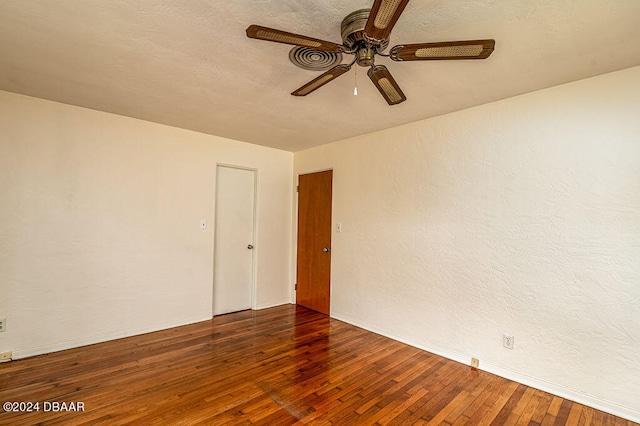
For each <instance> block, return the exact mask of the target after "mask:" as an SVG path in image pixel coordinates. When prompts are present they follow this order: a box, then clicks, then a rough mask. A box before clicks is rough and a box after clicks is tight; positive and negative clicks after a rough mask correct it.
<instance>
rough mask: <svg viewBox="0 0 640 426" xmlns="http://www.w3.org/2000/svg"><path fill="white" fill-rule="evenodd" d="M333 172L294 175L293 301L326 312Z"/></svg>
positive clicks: (329, 282) (328, 291) (329, 279)
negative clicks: (295, 256) (295, 243)
mask: <svg viewBox="0 0 640 426" xmlns="http://www.w3.org/2000/svg"><path fill="white" fill-rule="evenodd" d="M332 179H333V171H332V170H328V171H326V172H318V173H310V174H306V175H300V176H299V177H298V185H299V189H298V261H297V264H298V269H297V271H298V272H297V284H298V285H297V292H296V303H297V304H298V305H301V306H304V307H307V308H309V309H313V310H314V311H318V312H322V313H323V314H327V315H329V305H330V303H329V302H330V288H331V182H332Z"/></svg>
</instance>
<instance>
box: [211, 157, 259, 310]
mask: <svg viewBox="0 0 640 426" xmlns="http://www.w3.org/2000/svg"><path fill="white" fill-rule="evenodd" d="M255 188H256V171H255V170H248V169H242V168H237V167H232V166H217V168H216V215H215V237H214V250H215V251H214V261H213V267H214V273H213V315H221V314H226V313H230V312H237V311H242V310H245V309H251V308H252V307H253V305H254V302H253V300H254V259H255V257H254V252H255V250H254V247H253V246H254V244H255V240H254V239H255Z"/></svg>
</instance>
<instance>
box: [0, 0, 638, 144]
mask: <svg viewBox="0 0 640 426" xmlns="http://www.w3.org/2000/svg"><path fill="white" fill-rule="evenodd" d="M372 3H373V1H372V0H349V1H338V0H324V1H310V0H262V1H258V0H235V1H233V2H231V1H221V0H182V1H178V0H173V1H169V0H165V1H159V0H136V1H131V0H56V1H51V0H28V1H25V0H2V1H0V89H1V90H7V91H10V92H16V93H22V94H26V95H30V96H36V97H40V98H44V99H50V100H54V101H58V102H64V103H68V104H73V105H79V106H83V107H88V108H93V109H97V110H102V111H108V112H112V113H116V114H122V115H126V116H131V117H136V118H141V119H144V120H149V121H154V122H158V123H164V124H168V125H172V126H177V127H182V128H186V129H192V130H196V131H200V132H204V133H210V134H214V135H218V136H223V137H227V138H232V139H237V140H241V141H246V142H251V143H255V144H259V145H266V146H271V147H275V148H280V149H285V150H290V151H297V150H301V149H304V148H308V147H312V146H316V145H321V144H325V143H329V142H333V141H336V140H341V139H345V138H348V137H351V136H355V135H360V134H365V133H369V132H372V131H376V130H381V129H384V128H389V127H394V126H397V125H400V124H404V123H408V122H411V121H416V120H420V119H424V118H428V117H432V116H435V115H440V114H444V113H448V112H452V111H457V110H461V109H464V108H468V107H471V106H475V105H480V104H484V103H487V102H492V101H495V100H498V99H503V98H507V97H510V96H514V95H518V94H522V93H526V92H530V91H534V90H538V89H542V88H545V87H550V86H554V85H558V84H562V83H566V82H569V81H573V80H578V79H582V78H587V77H591V76H594V75H598V74H603V73H607V72H611V71H615V70H619V69H623V68H628V67H632V66H637V65H640V24H639V23H640V1H639V0H536V1H532V0H446V1H445V0H430V1H418V0H413V1H411V2H409V5H408V6H407V8H406V9H405V11H404V14H403V15H402V16H401V17H400V20H399V21H398V23H397V25H396V26H395V28H394V30H393V32H392V34H391V44H390V45H391V46H394V45H396V44H401V43H417V42H436V41H451V40H465V39H478V38H493V39H495V40H496V50H495V52H494V53H493V55H492V56H491V57H490V58H489V59H487V60H484V61H426V62H410V63H409V62H407V63H397V62H393V61H391V60H389V59H388V58H383V57H377V63H379V64H383V65H386V66H387V67H388V68H389V70H390V71H391V73H392V74H393V76H394V77H395V79H396V80H397V82H398V83H399V84H400V86H401V87H402V89H403V91H404V93H405V94H406V95H407V98H408V99H407V101H406V102H404V103H402V104H400V105H397V106H389V105H387V103H386V102H385V101H384V99H383V98H382V97H381V96H380V94H379V93H378V92H377V89H376V88H375V87H374V86H373V85H372V84H371V82H370V81H369V79H368V78H367V76H366V69H365V68H359V67H354V68H353V69H352V70H351V71H350V72H349V73H347V74H345V75H343V76H342V77H340V78H338V79H337V80H335V81H334V82H332V83H330V84H328V85H326V86H324V87H322V88H320V89H319V90H317V91H316V92H313V93H311V94H310V95H309V96H306V97H293V96H291V95H290V93H291V92H292V91H293V90H294V89H296V88H298V87H300V86H302V85H303V84H304V83H306V82H308V81H309V80H311V79H313V78H315V77H316V76H317V75H319V73H318V72H312V71H306V70H303V69H300V68H298V67H296V66H294V65H293V64H292V63H291V62H289V59H288V52H289V50H290V47H289V46H286V45H283V44H278V43H269V42H265V41H260V40H253V39H249V38H247V37H246V36H245V29H246V28H247V27H248V26H249V25H250V24H259V25H263V26H267V27H273V28H277V29H282V30H285V31H290V32H294V33H300V34H305V35H309V36H312V37H317V38H321V39H325V40H329V41H334V42H337V43H341V40H340V22H341V21H342V19H343V18H344V16H345V15H347V14H348V13H350V12H352V11H354V10H356V9H360V8H365V7H370V6H371V4H372ZM347 60H348V58H347V57H345V60H344V61H345V62H346V61H347ZM355 68H358V70H357V72H358V74H357V79H358V96H353V85H354V70H355ZM634 90H638V88H634Z"/></svg>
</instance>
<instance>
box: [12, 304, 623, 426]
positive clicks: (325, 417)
mask: <svg viewBox="0 0 640 426" xmlns="http://www.w3.org/2000/svg"><path fill="white" fill-rule="evenodd" d="M0 395H1V398H0V402H5V401H23V402H27V401H33V402H35V401H39V402H40V407H39V408H40V411H38V412H32V413H6V412H0V424H11V425H19V424H25V425H32V424H37V423H42V424H83V425H89V424H91V425H93V424H129V423H131V424H145V425H147V424H151V425H154V424H161V425H168V424H183V425H191V424H215V425H239V424H263V425H289V424H294V423H296V422H298V423H299V424H318V425H330V424H347V425H360V424H365V425H368V424H380V425H384V424H397V425H412V424H418V425H420V424H444V425H461V424H470V425H480V424H492V425H501V424H508V425H519V424H523V425H538V424H540V425H564V424H567V425H588V424H594V425H600V424H602V425H635V423H632V422H628V421H626V420H623V419H620V418H616V417H614V416H612V415H609V414H606V413H603V412H601V411H598V410H595V409H592V408H588V407H585V406H583V405H580V404H576V403H573V402H571V401H567V400H564V399H562V398H560V397H557V396H553V395H550V394H548V393H545V392H542V391H539V390H536V389H533V388H529V387H527V386H524V385H521V384H518V383H515V382H511V381H509V380H506V379H503V378H500V377H497V376H494V375H491V374H489V373H486V372H483V371H478V370H473V369H471V368H470V367H468V366H465V365H462V364H459V363H457V362H453V361H449V360H446V359H444V358H441V357H439V356H436V355H433V354H430V353H428V352H424V351H421V350H419V349H416V348H413V347H411V346H408V345H405V344H402V343H399V342H396V341H393V340H391V339H388V338H385V337H382V336H379V335H377V334H373V333H370V332H367V331H365V330H362V329H360V328H357V327H354V326H351V325H349V324H346V323H343V322H340V321H337V320H333V319H330V318H328V317H326V316H324V315H321V314H319V313H316V312H314V311H310V310H308V309H305V308H301V307H296V306H292V305H287V306H280V307H276V308H271V309H265V310H262V311H244V312H239V313H235V314H229V315H224V316H220V317H216V318H214V319H213V320H211V321H205V322H201V323H197V324H192V325H188V326H184V327H178V328H173V329H169V330H164V331H159V332H155V333H149V334H145V335H141V336H135V337H130V338H126V339H120V340H116V341H111V342H107V343H101V344H97V345H92V346H86V347H82V348H77V349H71V350H67V351H62V352H57V353H53V354H49V355H42V356H38V357H33V358H28V359H23V360H18V361H13V362H10V363H5V364H1V365H0ZM44 401H47V402H51V401H57V402H66V403H69V402H83V403H84V411H83V412H54V411H51V410H50V411H47V412H45V411H44V408H45V407H44V406H43V402H44ZM52 407H53V406H52V404H50V405H49V407H48V408H49V409H51V408H52ZM76 408H77V406H76Z"/></svg>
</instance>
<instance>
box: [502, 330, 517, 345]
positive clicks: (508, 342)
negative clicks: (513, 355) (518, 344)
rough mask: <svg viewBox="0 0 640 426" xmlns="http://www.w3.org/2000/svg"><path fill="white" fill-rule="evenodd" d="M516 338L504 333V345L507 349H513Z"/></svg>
mask: <svg viewBox="0 0 640 426" xmlns="http://www.w3.org/2000/svg"><path fill="white" fill-rule="evenodd" d="M513 342H514V338H513V335H511V334H506V333H505V334H503V335H502V346H504V347H505V348H507V349H513Z"/></svg>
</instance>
